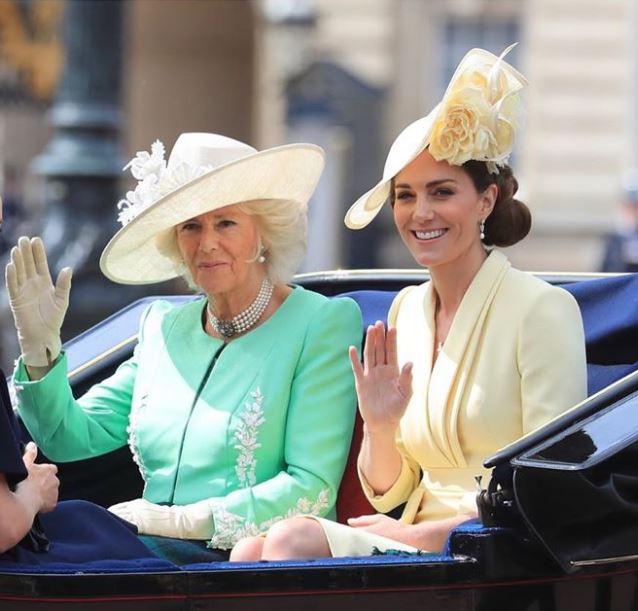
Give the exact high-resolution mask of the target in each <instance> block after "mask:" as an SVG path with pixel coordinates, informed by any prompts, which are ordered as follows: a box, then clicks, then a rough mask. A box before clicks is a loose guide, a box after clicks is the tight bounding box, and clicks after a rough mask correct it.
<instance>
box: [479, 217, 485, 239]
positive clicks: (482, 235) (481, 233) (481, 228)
mask: <svg viewBox="0 0 638 611" xmlns="http://www.w3.org/2000/svg"><path fill="white" fill-rule="evenodd" d="M479 237H480V238H481V242H482V241H483V240H484V239H485V221H484V220H483V221H481V222H480V224H479Z"/></svg>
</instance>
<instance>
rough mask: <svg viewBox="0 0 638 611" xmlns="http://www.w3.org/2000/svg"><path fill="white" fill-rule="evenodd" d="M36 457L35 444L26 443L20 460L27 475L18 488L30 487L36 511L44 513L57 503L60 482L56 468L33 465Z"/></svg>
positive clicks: (36, 449) (48, 465) (47, 465)
mask: <svg viewBox="0 0 638 611" xmlns="http://www.w3.org/2000/svg"><path fill="white" fill-rule="evenodd" d="M37 455H38V448H37V447H36V445H35V443H33V442H30V443H28V444H27V447H26V448H25V451H24V455H23V456H22V460H23V461H24V466H25V467H26V468H27V472H28V474H29V475H28V476H27V479H26V480H23V481H22V482H20V484H18V486H23V485H27V486H30V487H31V489H32V492H33V494H34V495H35V497H36V504H37V511H38V512H41V513H46V512H47V511H51V510H52V509H53V508H54V507H55V505H56V503H57V502H58V491H59V487H60V480H59V479H58V476H57V475H56V473H57V472H58V468H57V467H56V466H55V465H50V464H42V465H38V464H36V463H35V459H36V457H37Z"/></svg>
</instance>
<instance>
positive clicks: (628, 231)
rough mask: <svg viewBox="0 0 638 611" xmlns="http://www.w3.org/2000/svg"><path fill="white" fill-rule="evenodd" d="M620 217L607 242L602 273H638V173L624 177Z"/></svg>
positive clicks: (632, 171) (630, 173)
mask: <svg viewBox="0 0 638 611" xmlns="http://www.w3.org/2000/svg"><path fill="white" fill-rule="evenodd" d="M619 212H620V217H619V219H618V222H617V225H616V228H615V229H614V231H613V232H612V233H610V234H609V235H608V236H607V238H606V240H605V251H604V254H603V261H602V265H601V269H600V271H602V272H637V271H638V171H637V170H631V171H628V172H626V173H625V176H624V177H623V185H622V194H621V202H620V211H619Z"/></svg>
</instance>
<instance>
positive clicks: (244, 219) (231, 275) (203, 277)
mask: <svg viewBox="0 0 638 611" xmlns="http://www.w3.org/2000/svg"><path fill="white" fill-rule="evenodd" d="M176 231H177V246H178V248H179V252H180V254H181V256H182V259H183V261H184V263H185V264H186V266H187V267H188V269H189V271H190V273H191V276H192V278H193V281H194V282H195V284H197V286H199V287H200V288H201V289H202V290H203V291H204V292H205V293H206V294H207V295H210V296H215V295H222V294H223V295H225V296H232V295H233V294H235V293H236V294H238V295H242V294H244V293H254V292H255V290H259V286H260V284H261V281H262V280H263V278H264V275H265V269H264V265H263V264H261V263H257V262H256V261H254V259H255V252H256V249H257V243H258V236H259V231H258V227H257V223H256V220H255V217H254V216H251V215H249V214H246V213H245V212H242V211H241V210H240V209H239V208H238V207H237V206H236V205H233V206H225V207H224V208H219V209H217V210H214V211H213V212H207V213H205V214H201V215H199V216H196V217H194V218H192V219H189V220H188V221H185V222H184V223H180V224H179V225H177V227H176ZM255 287H256V289H255Z"/></svg>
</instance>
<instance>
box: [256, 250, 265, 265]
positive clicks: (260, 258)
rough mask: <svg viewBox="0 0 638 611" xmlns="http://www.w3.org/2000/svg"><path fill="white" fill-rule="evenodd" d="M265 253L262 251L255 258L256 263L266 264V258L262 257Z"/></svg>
mask: <svg viewBox="0 0 638 611" xmlns="http://www.w3.org/2000/svg"><path fill="white" fill-rule="evenodd" d="M265 252H266V251H265V250H262V251H261V252H260V253H259V256H258V257H257V261H258V262H259V263H265V262H266V257H265V255H264V253H265Z"/></svg>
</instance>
